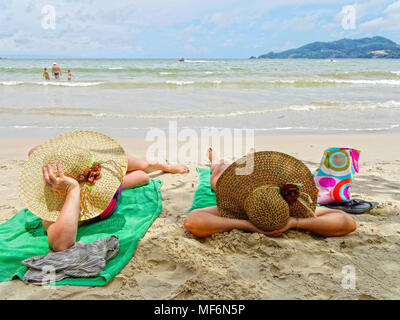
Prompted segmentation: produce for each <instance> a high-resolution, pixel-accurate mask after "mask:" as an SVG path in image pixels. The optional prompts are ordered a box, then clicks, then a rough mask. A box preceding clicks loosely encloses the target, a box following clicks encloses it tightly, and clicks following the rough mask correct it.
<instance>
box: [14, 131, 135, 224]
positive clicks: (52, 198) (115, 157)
mask: <svg viewBox="0 0 400 320" xmlns="http://www.w3.org/2000/svg"><path fill="white" fill-rule="evenodd" d="M57 162H60V163H61V165H62V167H63V170H64V174H65V175H66V176H70V177H72V178H74V179H76V180H77V181H80V187H81V215H80V219H79V220H80V221H84V220H88V219H91V218H94V217H96V216H98V215H100V214H101V213H102V212H103V211H104V210H105V209H106V208H107V206H108V205H109V203H110V202H111V200H112V198H113V197H114V195H115V192H116V191H117V189H118V188H119V187H120V185H121V183H122V179H123V177H124V175H125V173H126V169H127V166H128V159H127V155H126V153H125V150H124V149H123V148H122V147H121V146H120V145H119V144H118V143H117V142H116V141H115V140H114V139H112V138H110V137H108V136H106V135H104V134H101V133H98V132H93V131H73V132H68V133H64V134H61V135H58V136H56V137H54V138H52V139H50V140H47V141H46V142H45V143H43V144H42V145H41V146H40V147H39V148H38V149H36V150H35V151H34V152H33V153H32V154H31V155H30V157H29V159H28V160H27V161H26V162H25V164H24V167H23V169H22V172H21V175H20V179H19V195H20V198H21V200H22V201H23V203H24V204H25V205H26V207H27V208H28V209H29V210H30V211H31V212H32V213H33V214H35V215H36V216H38V217H40V218H42V219H43V220H47V221H56V219H57V217H58V215H59V213H60V211H61V208H62V206H63V204H64V201H65V196H61V195H56V194H54V193H53V192H52V191H51V190H50V188H48V187H46V186H45V184H44V180H43V167H44V166H46V165H47V164H50V165H51V166H52V167H53V169H54V173H55V175H57V174H58V172H57V166H56V164H57ZM94 167H96V169H94ZM91 170H92V171H93V170H95V172H93V173H94V175H95V176H96V177H97V178H96V179H97V180H96V181H95V182H94V183H93V184H91V182H92V180H90V179H89V181H85V180H84V181H83V182H82V179H83V178H82V177H83V176H85V175H86V177H87V176H88V172H90V171H91Z"/></svg>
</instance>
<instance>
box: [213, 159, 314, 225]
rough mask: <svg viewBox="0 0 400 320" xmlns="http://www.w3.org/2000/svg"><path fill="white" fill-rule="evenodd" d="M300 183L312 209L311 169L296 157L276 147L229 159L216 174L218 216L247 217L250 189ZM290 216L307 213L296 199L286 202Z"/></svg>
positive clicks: (308, 214)
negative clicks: (291, 203) (246, 205)
mask: <svg viewBox="0 0 400 320" xmlns="http://www.w3.org/2000/svg"><path fill="white" fill-rule="evenodd" d="M288 183H293V184H300V185H301V189H300V191H301V192H303V193H306V194H308V195H309V196H310V198H311V200H312V203H311V204H310V205H309V207H310V209H311V211H313V212H314V211H315V208H316V203H317V188H316V186H315V182H314V178H313V176H312V173H311V171H310V170H309V169H308V168H307V166H306V165H305V164H304V163H303V162H301V161H300V160H298V159H296V158H294V157H292V156H290V155H288V154H285V153H282V152H276V151H259V152H255V153H250V154H248V155H246V156H244V157H242V158H240V159H239V160H237V161H235V162H234V163H232V164H231V165H230V166H229V167H228V168H227V169H226V170H225V171H224V172H223V173H222V175H221V176H220V177H219V178H218V180H217V185H216V196H217V199H216V200H217V206H218V210H219V212H220V213H221V215H222V216H224V217H228V218H236V219H248V216H247V214H246V211H245V209H244V203H245V201H246V199H247V197H248V196H249V194H250V192H252V191H253V190H255V189H256V188H258V187H260V186H263V185H273V186H277V187H279V186H280V185H281V184H288ZM289 208H290V216H293V217H304V218H305V217H311V216H312V215H311V213H310V211H309V210H308V209H306V208H305V207H304V206H303V205H302V204H301V203H299V202H298V201H297V202H296V203H295V204H294V205H292V206H289Z"/></svg>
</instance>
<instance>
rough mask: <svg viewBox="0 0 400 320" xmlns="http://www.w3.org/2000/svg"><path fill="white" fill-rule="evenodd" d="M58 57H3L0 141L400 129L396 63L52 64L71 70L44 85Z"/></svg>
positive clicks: (399, 75)
mask: <svg viewBox="0 0 400 320" xmlns="http://www.w3.org/2000/svg"><path fill="white" fill-rule="evenodd" d="M53 62H54V61H53V60H37V59H36V60H22V59H18V60H14V59H4V60H0V118H1V123H0V134H1V137H6V138H7V137H48V136H52V135H55V134H58V133H62V132H66V131H70V130H78V129H79V130H98V131H101V132H103V133H105V134H110V135H112V136H115V137H122V136H127V137H130V136H132V137H144V136H145V135H146V133H147V132H148V130H149V129H151V128H160V129H168V128H169V126H170V125H171V123H175V124H176V125H177V126H178V128H182V129H183V128H193V129H196V130H200V129H203V128H217V129H223V128H239V129H254V130H255V134H256V135H267V134H271V135H273V134H321V133H322V134H325V133H337V134H352V133H396V132H400V60H378V59H371V60H362V59H360V60H335V61H330V60H266V59H262V60H248V59H243V60H207V59H197V60H195V59H189V60H185V62H179V61H178V60H177V59H176V60H104V59H102V60H56V62H57V63H58V64H59V65H60V67H61V68H62V70H63V72H65V74H63V77H62V79H61V80H59V81H56V80H54V79H53V77H52V79H51V80H50V81H45V80H44V79H43V76H42V73H43V68H44V67H47V68H48V69H49V70H50V69H51V65H52V63H53ZM67 69H71V71H72V74H73V77H72V80H71V81H68V80H67V76H66V71H67Z"/></svg>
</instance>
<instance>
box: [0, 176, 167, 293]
mask: <svg viewBox="0 0 400 320" xmlns="http://www.w3.org/2000/svg"><path fill="white" fill-rule="evenodd" d="M161 185H162V182H161V180H158V179H152V180H150V182H149V184H147V185H145V186H143V187H140V188H135V189H129V190H123V191H122V193H121V199H120V200H119V201H118V209H117V211H116V212H114V214H113V215H112V216H111V217H109V218H107V219H105V220H103V221H99V222H96V223H93V224H89V225H83V226H80V227H79V229H78V234H77V241H82V242H85V243H92V242H93V241H95V240H97V239H101V238H105V237H109V236H111V235H115V236H117V237H118V238H119V251H118V254H117V255H116V256H115V257H114V258H113V259H111V260H109V261H108V262H107V265H106V266H105V268H104V269H103V270H102V271H101V272H100V274H99V276H98V277H96V278H67V279H64V280H62V281H59V282H56V284H57V285H62V284H68V285H77V286H103V285H105V284H106V283H107V282H108V281H110V280H111V279H112V278H113V277H114V276H115V275H116V274H117V273H118V272H120V271H121V269H122V268H123V267H124V266H125V265H126V264H127V263H128V262H129V260H130V259H131V258H132V256H133V254H134V252H135V249H136V246H137V243H138V241H139V240H140V239H141V238H142V237H143V236H144V235H145V233H146V231H147V230H148V228H149V227H150V226H151V224H152V223H153V221H154V220H155V219H156V218H157V217H158V215H159V214H160V212H161V209H162V203H161V192H160V187H161ZM0 248H1V250H0V281H9V280H12V279H15V278H19V279H22V278H23V277H24V274H25V272H26V271H27V270H28V269H27V267H25V266H23V265H22V264H21V261H22V260H24V259H27V258H29V257H32V256H37V255H43V254H46V253H47V252H48V251H49V250H50V248H49V245H48V242H47V235H46V232H45V230H44V229H43V227H42V223H41V219H40V218H38V217H36V216H35V215H33V214H32V213H31V212H30V211H29V210H28V209H23V210H21V211H19V212H18V213H16V214H15V215H14V216H13V217H12V218H11V219H10V220H8V221H6V222H5V223H3V224H1V225H0Z"/></svg>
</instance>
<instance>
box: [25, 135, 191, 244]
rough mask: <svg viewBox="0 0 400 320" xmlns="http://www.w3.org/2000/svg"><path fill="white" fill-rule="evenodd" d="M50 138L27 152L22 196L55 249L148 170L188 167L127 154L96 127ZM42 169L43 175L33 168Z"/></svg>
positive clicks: (143, 179)
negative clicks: (91, 130)
mask: <svg viewBox="0 0 400 320" xmlns="http://www.w3.org/2000/svg"><path fill="white" fill-rule="evenodd" d="M67 135H68V137H66V136H67ZM59 137H61V138H59ZM92 137H93V138H92ZM51 140H52V142H51V143H49V142H46V143H44V144H43V147H41V146H36V147H34V148H32V149H31V150H30V151H29V153H28V156H29V159H28V161H27V162H26V164H25V166H24V169H23V172H22V173H21V179H20V195H21V199H22V200H23V201H24V202H25V204H26V205H27V207H28V209H29V210H30V211H31V212H32V213H34V214H35V215H37V216H39V217H40V218H42V223H43V227H44V229H45V230H46V231H47V236H48V242H49V245H50V246H51V247H52V249H53V250H54V251H63V250H66V249H68V248H70V247H72V246H73V245H74V244H75V241H76V235H77V230H78V226H79V225H80V224H81V223H93V222H97V221H100V220H103V219H105V218H107V217H110V216H111V215H112V214H113V213H114V212H115V210H116V208H117V201H118V199H119V197H120V192H121V190H123V189H129V188H136V187H140V186H143V185H145V184H147V183H148V182H149V180H150V177H149V176H148V173H151V172H154V171H158V170H161V171H163V172H168V173H180V174H183V173H187V172H189V169H188V168H187V166H185V165H181V164H171V165H170V164H162V163H157V162H151V161H149V160H147V159H138V158H135V157H133V156H130V155H126V153H125V151H124V150H123V149H122V147H121V146H120V145H119V144H118V143H116V142H115V141H114V140H113V139H111V138H108V137H107V136H104V135H102V134H98V133H95V132H88V131H75V132H70V133H67V134H63V135H60V136H57V137H55V138H53V139H51ZM91 140H92V141H93V142H89V141H91ZM49 141H50V140H49ZM66 141H67V142H66ZM99 141H100V143H99ZM66 144H67V145H66ZM97 159H103V161H100V160H97ZM47 161H49V162H52V163H53V165H51V164H50V163H47ZM41 169H42V175H43V177H42V178H41V177H39V176H38V174H37V172H32V171H33V170H35V171H38V170H41ZM55 171H57V174H56V173H55ZM39 179H42V181H37V180H39ZM78 180H79V182H78ZM43 182H44V186H45V187H44V188H43V187H41V185H43ZM35 185H36V187H35ZM21 189H23V190H21ZM116 190H117V191H116ZM49 191H51V192H49ZM106 198H107V199H106ZM110 199H111V202H110ZM82 212H83V213H84V214H85V215H86V216H82Z"/></svg>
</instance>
